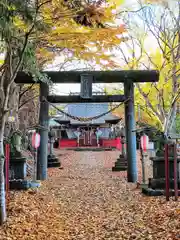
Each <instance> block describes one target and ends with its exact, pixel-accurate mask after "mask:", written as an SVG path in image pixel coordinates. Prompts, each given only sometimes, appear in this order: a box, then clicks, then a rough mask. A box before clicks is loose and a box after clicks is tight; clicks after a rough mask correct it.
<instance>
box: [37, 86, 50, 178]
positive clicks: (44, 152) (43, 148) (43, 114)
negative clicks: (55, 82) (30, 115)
mask: <svg viewBox="0 0 180 240" xmlns="http://www.w3.org/2000/svg"><path fill="white" fill-rule="evenodd" d="M48 93H49V87H48V85H47V84H46V83H43V82H41V83H40V113H39V124H40V126H41V127H42V128H41V129H40V131H39V133H40V136H41V140H40V147H39V149H38V159H37V179H38V180H46V179H47V156H48V125H49V121H48V120H49V119H48V114H49V104H48V102H46V101H44V98H47V96H48Z"/></svg>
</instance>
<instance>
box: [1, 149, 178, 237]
mask: <svg viewBox="0 0 180 240" xmlns="http://www.w3.org/2000/svg"><path fill="white" fill-rule="evenodd" d="M117 155H118V153H117V152H73V151H72V152H68V154H67V155H64V156H63V157H62V158H63V159H62V164H63V167H64V169H63V170H60V169H50V170H49V180H48V181H46V182H45V183H44V184H43V186H42V187H41V188H40V189H39V190H38V191H35V192H33V191H29V192H24V193H17V192H16V193H15V195H13V199H12V200H11V202H10V204H9V209H11V212H10V213H9V220H8V223H7V224H6V225H5V227H4V229H2V230H0V234H2V235H1V236H3V237H2V238H0V239H2V240H8V239H18V240H21V239H22V240H23V239H26V240H30V239H37V240H38V239H44V240H45V239H47V240H51V239H52V240H54V239H57V240H61V239H62V240H81V239H82V240H106V239H109V240H116V239H117V240H121V239H122V240H123V239H124V240H126V239H129V240H130V239H140V240H143V239H152V240H156V239H159V240H163V239H166V240H170V239H177V240H178V239H180V203H179V202H178V203H177V202H173V201H172V200H171V201H170V202H169V203H166V202H165V199H164V197H162V198H149V197H145V196H142V195H141V193H140V191H139V189H137V188H136V184H129V183H127V182H126V173H125V172H121V173H112V171H111V167H112V166H113V162H114V161H115V160H116V157H117ZM11 198H12V196H11ZM20 203H21V205H19V204H20ZM15 204H16V205H15ZM17 206H18V208H19V209H20V210H18V211H19V212H18V213H17ZM15 212H16V215H14V213H15ZM17 217H18V219H19V220H18V221H17ZM12 226H13V227H12ZM12 229H13V230H12ZM22 232H23V233H24V234H22ZM7 237H8V238H7Z"/></svg>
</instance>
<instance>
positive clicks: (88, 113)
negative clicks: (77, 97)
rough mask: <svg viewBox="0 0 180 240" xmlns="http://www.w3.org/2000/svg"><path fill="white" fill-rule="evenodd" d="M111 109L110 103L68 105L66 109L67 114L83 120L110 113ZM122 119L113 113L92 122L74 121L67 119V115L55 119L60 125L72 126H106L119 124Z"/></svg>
mask: <svg viewBox="0 0 180 240" xmlns="http://www.w3.org/2000/svg"><path fill="white" fill-rule="evenodd" d="M108 110H109V107H108V103H101V104H99V103H78V104H75V103H73V104H68V105H67V106H66V108H65V110H64V111H65V112H67V113H68V114H70V115H72V116H74V117H83V118H90V117H94V116H98V115H100V114H103V113H106V112H108ZM120 120H121V118H119V117H117V116H115V115H113V114H112V113H111V112H110V113H107V114H106V115H103V116H102V117H100V118H98V119H93V120H92V121H91V120H90V121H88V122H86V121H85V122H83V121H79V120H75V119H72V118H70V117H67V116H66V115H62V116H61V117H57V118H55V121H57V122H58V123H60V124H71V125H81V124H91V125H92V124H95V125H100V124H105V123H114V124H116V123H118V122H119V121H120Z"/></svg>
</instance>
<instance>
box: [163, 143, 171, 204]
mask: <svg viewBox="0 0 180 240" xmlns="http://www.w3.org/2000/svg"><path fill="white" fill-rule="evenodd" d="M164 154H165V180H166V190H165V192H166V201H169V197H170V192H169V187H170V182H169V146H168V144H167V143H166V144H165V152H164Z"/></svg>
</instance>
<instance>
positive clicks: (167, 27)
mask: <svg viewBox="0 0 180 240" xmlns="http://www.w3.org/2000/svg"><path fill="white" fill-rule="evenodd" d="M141 6H142V5H141ZM135 14H136V13H135ZM125 17H126V16H125ZM131 17H135V16H134V15H132V16H131ZM136 17H137V16H136ZM128 18H129V15H128ZM128 18H126V23H127V25H128V23H129V25H128V29H129V33H128V34H129V40H128V41H127V42H125V43H124V44H122V45H120V46H119V47H118V50H119V52H120V57H119V56H118V57H119V59H120V61H121V67H122V66H123V68H124V69H147V70H149V69H157V70H159V71H160V79H159V82H158V83H143V84H139V83H137V84H135V86H136V88H135V105H136V119H137V120H138V118H140V115H141V118H140V119H139V120H140V121H144V122H147V123H149V124H151V125H154V126H156V127H157V128H159V129H160V130H161V131H163V132H164V133H165V135H167V134H168V133H169V132H170V131H171V129H172V127H173V126H172V125H173V123H174V122H175V118H176V114H177V104H178V102H180V79H179V76H180V64H179V62H180V61H179V57H180V44H179V43H180V28H179V21H178V19H179V18H180V3H179V1H174V4H168V2H167V3H166V5H156V6H153V7H152V6H151V5H150V6H146V8H144V9H142V10H141V13H140V14H139V16H138V19H139V21H140V22H137V23H135V21H134V22H133V23H132V21H131V19H128ZM142 22H143V24H144V26H145V28H144V29H143V28H142V29H141V30H139V31H138V29H139V25H140V23H142ZM148 39H150V40H149V41H148ZM147 41H148V45H147ZM139 113H140V114H139ZM138 115H139V116H138Z"/></svg>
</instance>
